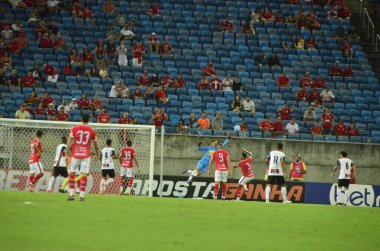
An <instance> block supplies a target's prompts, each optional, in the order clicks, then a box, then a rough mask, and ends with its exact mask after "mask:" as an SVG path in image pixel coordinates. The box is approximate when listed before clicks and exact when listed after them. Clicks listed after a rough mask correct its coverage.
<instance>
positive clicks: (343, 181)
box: [331, 151, 356, 206]
mask: <svg viewBox="0 0 380 251" xmlns="http://www.w3.org/2000/svg"><path fill="white" fill-rule="evenodd" d="M340 155H341V158H340V159H339V160H338V161H337V163H336V166H335V167H334V169H333V171H332V173H331V177H333V176H334V173H335V171H336V170H337V169H340V172H339V178H338V192H337V193H338V198H337V202H336V204H335V205H344V206H347V203H348V198H349V196H348V188H349V186H350V179H351V170H352V171H353V173H355V174H356V165H355V164H354V163H353V162H352V160H350V159H349V158H347V152H346V151H342V152H341V153H340ZM342 187H344V189H342Z"/></svg>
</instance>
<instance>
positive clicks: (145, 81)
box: [139, 75, 149, 86]
mask: <svg viewBox="0 0 380 251" xmlns="http://www.w3.org/2000/svg"><path fill="white" fill-rule="evenodd" d="M148 84H149V78H148V76H145V75H142V76H141V77H140V78H139V85H142V86H148Z"/></svg>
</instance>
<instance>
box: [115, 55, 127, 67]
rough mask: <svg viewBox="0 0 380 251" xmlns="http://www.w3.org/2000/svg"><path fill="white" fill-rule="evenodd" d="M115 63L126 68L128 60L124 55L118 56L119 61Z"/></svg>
mask: <svg viewBox="0 0 380 251" xmlns="http://www.w3.org/2000/svg"><path fill="white" fill-rule="evenodd" d="M117 63H118V64H119V65H120V66H128V59H127V56H125V55H119V59H118V60H117Z"/></svg>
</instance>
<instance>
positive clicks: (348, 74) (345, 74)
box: [343, 64, 352, 78]
mask: <svg viewBox="0 0 380 251" xmlns="http://www.w3.org/2000/svg"><path fill="white" fill-rule="evenodd" d="M343 77H345V78H350V77H352V70H351V68H350V65H349V64H346V67H345V68H344V69H343Z"/></svg>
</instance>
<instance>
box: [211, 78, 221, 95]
mask: <svg viewBox="0 0 380 251" xmlns="http://www.w3.org/2000/svg"><path fill="white" fill-rule="evenodd" d="M210 89H211V90H213V91H219V90H222V81H221V80H220V79H219V78H218V76H216V75H213V78H212V79H211V80H210Z"/></svg>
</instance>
